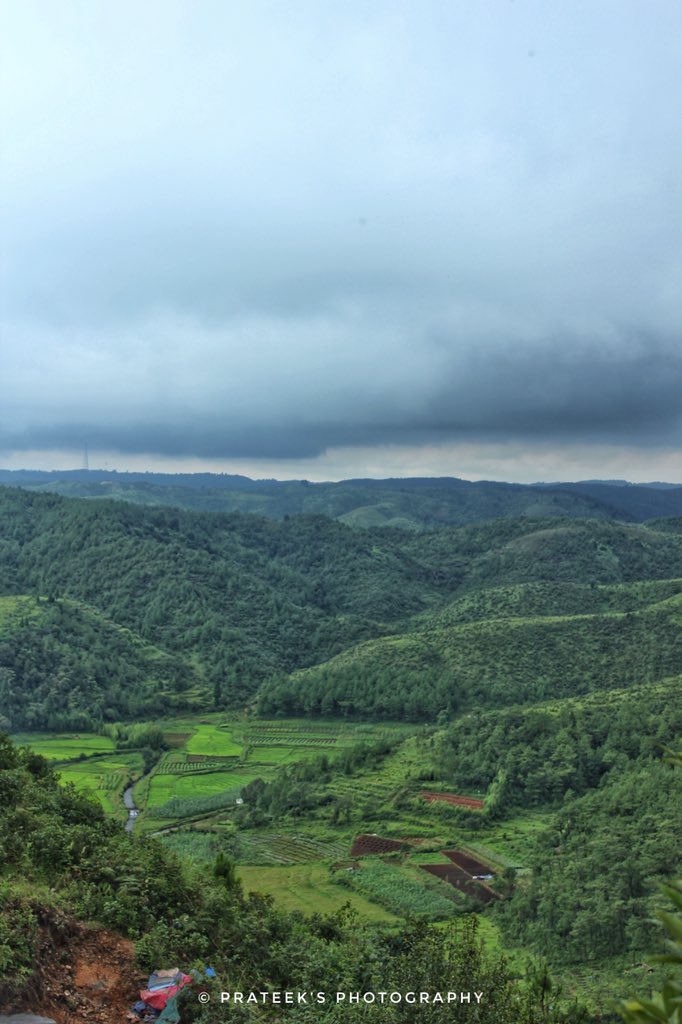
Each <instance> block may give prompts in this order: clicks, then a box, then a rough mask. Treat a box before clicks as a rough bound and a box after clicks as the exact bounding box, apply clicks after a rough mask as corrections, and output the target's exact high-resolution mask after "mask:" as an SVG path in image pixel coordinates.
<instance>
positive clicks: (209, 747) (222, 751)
mask: <svg viewBox="0 0 682 1024" xmlns="http://www.w3.org/2000/svg"><path fill="white" fill-rule="evenodd" d="M242 750H243V747H242V744H241V743H237V742H236V741H235V740H234V739H233V737H232V733H231V731H230V730H229V729H224V728H222V727H221V726H219V725H213V724H207V723H203V722H202V723H199V724H197V725H195V726H194V727H193V732H192V735H191V736H190V738H189V739H188V740H187V742H186V743H185V751H186V752H187V753H188V754H213V755H217V756H219V757H239V756H240V755H241V753H242Z"/></svg>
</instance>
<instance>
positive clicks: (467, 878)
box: [420, 864, 497, 903]
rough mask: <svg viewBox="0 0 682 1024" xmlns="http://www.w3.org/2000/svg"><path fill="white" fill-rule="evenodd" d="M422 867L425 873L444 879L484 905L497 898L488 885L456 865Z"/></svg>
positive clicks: (423, 865) (427, 865) (424, 865)
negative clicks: (477, 880) (475, 879)
mask: <svg viewBox="0 0 682 1024" xmlns="http://www.w3.org/2000/svg"><path fill="white" fill-rule="evenodd" d="M420 867H421V868H422V869H423V870H424V871H428V872H429V874H430V875H435V876H436V878H442V879H443V881H445V882H449V883H450V885H454V887H455V888H456V889H459V891H460V892H463V893H464V894H465V895H466V896H473V897H474V898H475V899H477V900H482V902H483V903H490V901H491V900H494V899H495V898H496V897H497V893H495V892H493V890H492V889H489V888H488V886H487V885H485V884H482V883H481V882H475V881H474V879H473V878H472V877H471V875H469V874H468V873H467V872H466V871H464V869H463V868H459V867H457V866H456V865H454V864H452V865H450V864H420Z"/></svg>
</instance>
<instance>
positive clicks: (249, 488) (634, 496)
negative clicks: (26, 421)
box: [0, 469, 682, 530]
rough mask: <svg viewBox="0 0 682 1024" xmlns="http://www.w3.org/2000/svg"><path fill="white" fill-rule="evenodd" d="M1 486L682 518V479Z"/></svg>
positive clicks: (292, 511) (537, 514)
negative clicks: (670, 481)
mask: <svg viewBox="0 0 682 1024" xmlns="http://www.w3.org/2000/svg"><path fill="white" fill-rule="evenodd" d="M0 484H5V485H8V486H15V487H21V488H23V489H25V490H30V491H39V492H42V491H44V492H51V493H56V494H61V495H63V496H64V497H77V498H91V499H98V498H99V499H101V498H114V499H117V500H120V501H128V502H131V503H133V504H138V505H149V506H171V507H175V508H186V509H193V510H197V511H205V512H254V513H256V514H258V515H263V516H267V517H268V518H270V519H284V518H285V517H286V516H290V515H301V514H309V513H312V514H316V515H326V516H329V517H330V518H332V519H338V520H340V521H341V522H344V523H346V524H347V525H349V526H356V527H358V526H359V527H375V526H392V527H398V528H402V529H413V530H415V529H418V530H421V529H432V528H435V527H439V526H443V525H455V526H461V525H466V524H468V523H474V522H482V521H485V520H490V519H498V518H514V517H517V516H530V517H534V518H542V517H547V516H557V515H559V516H565V517H569V518H586V517H587V518H592V519H595V518H596V519H613V520H622V521H626V522H628V521H629V522H645V521H646V520H648V519H654V518H670V517H675V516H682V485H680V486H678V485H676V484H667V483H658V482H657V483H653V484H650V485H644V484H630V483H627V482H624V481H612V480H608V481H604V480H588V481H578V482H576V483H571V482H567V483H555V484H547V483H538V484H510V483H505V482H503V481H491V480H480V481H469V480H463V479H459V478H457V477H397V478H396V477H394V478H387V479H384V480H374V479H350V480H342V481H339V482H336V483H333V482H324V483H311V482H310V481H308V480H252V479H250V478H249V477H245V476H239V475H233V474H222V473H153V472H149V473H147V472H132V473H127V472H125V473H119V472H116V471H109V470H84V469H76V470H53V471H41V470H0Z"/></svg>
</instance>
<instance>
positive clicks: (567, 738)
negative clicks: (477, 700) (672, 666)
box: [434, 678, 682, 817]
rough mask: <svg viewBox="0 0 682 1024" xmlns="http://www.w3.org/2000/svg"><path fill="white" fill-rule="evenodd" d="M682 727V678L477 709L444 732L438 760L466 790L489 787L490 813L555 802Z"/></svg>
mask: <svg viewBox="0 0 682 1024" xmlns="http://www.w3.org/2000/svg"><path fill="white" fill-rule="evenodd" d="M680 732H682V678H677V679H674V680H669V681H668V682H666V683H662V684H659V685H657V686H650V687H641V688H637V689H633V690H630V691H627V692H624V691H615V692H609V693H605V694H604V693H599V694H593V695H592V696H590V697H588V698H583V699H574V700H563V701H557V702H556V703H554V704H544V705H536V706H534V707H530V708H519V707H516V708H513V709H503V710H500V711H487V712H483V711H477V712H472V713H471V714H469V715H466V716H464V717H462V718H459V719H457V720H456V721H455V722H453V723H452V724H451V725H450V726H448V727H447V728H446V729H445V730H443V731H441V732H439V734H438V737H437V740H436V744H435V748H434V760H435V764H436V769H437V771H438V772H439V773H440V774H441V775H442V777H444V778H447V779H449V780H451V783H452V786H453V787H454V788H456V789H461V790H462V791H464V792H468V791H470V790H474V791H480V790H483V791H485V790H488V796H487V798H486V809H487V812H488V814H494V815H496V816H498V817H499V816H501V815H504V814H505V813H506V812H507V811H509V810H510V809H511V808H514V807H538V806H543V805H547V804H552V803H553V804H557V803H558V802H560V801H561V800H562V799H563V798H564V796H565V795H566V794H567V793H571V794H573V795H574V796H580V795H582V794H583V793H586V792H588V791H589V790H590V789H593V788H596V787H597V786H598V785H599V784H600V782H601V780H602V778H603V777H604V776H605V775H606V774H607V773H608V772H610V771H611V770H612V769H614V767H615V766H617V767H618V769H619V770H621V771H622V770H625V769H628V767H629V766H631V765H632V763H633V762H635V761H639V762H642V763H645V762H650V761H651V759H652V758H659V757H660V756H661V755H662V747H663V746H664V745H665V744H667V743H671V742H672V741H673V739H674V738H675V737H677V736H679V735H680Z"/></svg>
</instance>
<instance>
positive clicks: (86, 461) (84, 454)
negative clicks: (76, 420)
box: [83, 441, 90, 469]
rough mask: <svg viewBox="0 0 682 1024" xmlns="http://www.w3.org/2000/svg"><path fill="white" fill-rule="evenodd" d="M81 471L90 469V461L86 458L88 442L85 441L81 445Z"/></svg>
mask: <svg viewBox="0 0 682 1024" xmlns="http://www.w3.org/2000/svg"><path fill="white" fill-rule="evenodd" d="M83 469H90V459H89V456H88V442H87V441H86V442H85V444H84V445H83Z"/></svg>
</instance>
